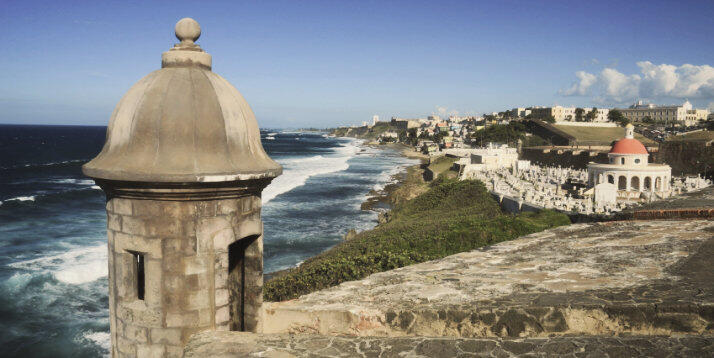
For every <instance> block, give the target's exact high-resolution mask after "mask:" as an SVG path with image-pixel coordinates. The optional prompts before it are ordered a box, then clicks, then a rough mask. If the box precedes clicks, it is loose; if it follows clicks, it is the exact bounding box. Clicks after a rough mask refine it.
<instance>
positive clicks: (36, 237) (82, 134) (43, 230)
mask: <svg viewBox="0 0 714 358" xmlns="http://www.w3.org/2000/svg"><path fill="white" fill-rule="evenodd" d="M105 132H106V127H81V126H14V125H0V346H2V347H3V348H4V350H3V351H2V352H0V356H9V357H14V356H17V357H20V356H22V357H48V356H51V357H97V356H105V355H107V354H108V347H109V321H108V314H109V310H108V297H107V282H106V279H107V254H106V251H107V249H106V216H105V211H104V195H103V193H102V191H101V190H99V188H98V187H96V186H95V185H94V183H93V181H92V180H89V179H87V178H85V177H84V176H83V175H82V173H81V165H82V164H83V163H85V162H86V161H87V160H89V159H91V158H92V157H94V156H95V155H96V154H97V153H98V152H99V150H100V149H101V147H102V144H103V143H104V136H105ZM261 137H262V139H263V145H264V147H265V149H266V151H267V152H268V154H269V155H270V156H271V157H272V158H274V159H275V160H276V161H278V162H279V163H280V164H282V165H283V167H284V174H283V175H282V176H280V177H278V178H277V179H275V180H274V181H273V183H271V184H270V186H268V188H266V189H265V191H264V192H263V212H262V217H263V221H264V227H265V240H264V251H265V272H272V271H275V270H279V269H283V268H288V267H292V266H295V265H296V264H298V263H299V262H301V261H303V260H305V259H306V258H308V257H310V256H313V255H315V254H317V253H319V252H321V251H323V250H325V249H326V248H329V247H331V246H333V245H335V244H336V243H338V242H340V241H341V240H342V235H344V234H345V233H346V232H347V231H348V230H349V229H351V228H355V229H357V230H358V231H361V230H365V229H368V228H371V227H372V226H374V225H375V223H376V218H377V214H376V213H375V212H372V211H362V210H360V204H361V203H362V202H363V201H364V199H365V198H366V195H367V194H368V192H369V191H370V190H371V189H379V188H381V187H383V186H384V185H386V184H387V183H388V182H389V180H390V178H391V176H392V175H393V174H396V173H397V172H399V171H400V170H401V169H402V168H403V167H405V166H407V165H411V164H414V163H416V162H415V161H414V160H412V159H407V158H404V157H402V156H401V155H399V153H397V152H396V151H393V150H389V149H385V150H382V149H374V148H370V147H364V146H361V145H360V143H359V142H358V141H357V140H354V139H346V138H330V137H327V136H326V135H324V134H320V133H299V132H289V131H281V130H274V131H261Z"/></svg>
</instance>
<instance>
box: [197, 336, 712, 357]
mask: <svg viewBox="0 0 714 358" xmlns="http://www.w3.org/2000/svg"><path fill="white" fill-rule="evenodd" d="M185 352H186V355H185V356H186V357H187V358H194V357H195V358H198V357H273V358H278V357H280V358H290V357H385V358H386V357H448V358H452V357H463V358H465V357H514V356H519V357H520V356H529V357H531V356H532V357H536V356H538V357H660V356H661V357H664V356H673V357H710V356H711V355H712V354H714V337H711V336H708V337H702V336H679V337H661V336H655V337H653V336H631V337H594V336H584V337H556V338H529V339H500V338H439V337H330V336H317V335H259V334H250V333H238V332H222V333H201V334H197V335H195V336H193V337H192V338H191V340H190V341H189V343H188V344H187V345H186V351H185Z"/></svg>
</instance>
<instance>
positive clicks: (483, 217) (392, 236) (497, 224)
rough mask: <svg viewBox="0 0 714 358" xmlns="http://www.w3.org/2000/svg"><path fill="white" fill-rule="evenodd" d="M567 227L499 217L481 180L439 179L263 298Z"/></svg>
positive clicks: (542, 217) (279, 279)
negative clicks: (426, 189) (384, 218)
mask: <svg viewBox="0 0 714 358" xmlns="http://www.w3.org/2000/svg"><path fill="white" fill-rule="evenodd" d="M569 223H570V221H569V220H568V218H567V216H565V215H563V214H559V213H556V212H553V211H547V210H544V211H541V212H538V213H523V214H519V215H516V216H513V215H509V214H504V213H502V212H501V210H500V208H499V207H498V204H497V203H496V202H495V201H494V200H493V198H491V195H490V194H489V193H488V191H487V190H486V187H485V186H484V185H483V184H482V183H481V182H477V181H471V180H467V181H455V180H448V179H444V178H440V179H439V180H436V181H435V182H434V184H433V185H432V186H431V188H429V190H428V191H427V192H425V193H423V194H421V195H419V196H417V197H416V198H414V199H412V200H410V201H407V202H404V203H402V204H401V205H398V206H396V207H395V208H394V210H393V211H392V212H391V214H390V215H389V221H387V222H386V223H383V224H381V225H379V226H377V227H376V228H375V229H373V230H369V231H365V232H362V233H359V234H358V235H357V236H356V237H354V238H353V239H351V240H349V241H345V242H343V243H341V244H339V245H337V246H335V247H333V248H332V249H330V250H328V251H326V252H324V253H322V254H320V255H318V256H316V257H314V258H311V259H308V260H306V261H305V262H304V263H303V264H302V265H300V266H299V267H297V268H294V269H292V270H289V271H288V272H286V273H283V274H281V275H277V276H276V277H274V278H273V279H271V280H270V281H268V282H267V283H266V284H265V287H264V288H265V290H264V293H265V299H266V300H268V301H281V300H287V299H292V298H296V297H298V296H300V295H303V294H307V293H309V292H313V291H316V290H320V289H324V288H327V287H331V286H335V285H338V284H340V283H342V282H345V281H351V280H357V279H361V278H364V277H366V276H368V275H370V274H373V273H376V272H381V271H386V270H391V269H395V268H398V267H402V266H406V265H411V264H415V263H419V262H423V261H428V260H435V259H438V258H442V257H445V256H449V255H453V254H456V253H459V252H464V251H469V250H473V249H475V248H479V247H482V246H486V245H491V244H495V243H498V242H501V241H504V240H510V239H514V238H516V237H519V236H522V235H526V234H529V233H533V232H537V231H542V230H545V229H548V228H551V227H555V226H560V225H567V224H569Z"/></svg>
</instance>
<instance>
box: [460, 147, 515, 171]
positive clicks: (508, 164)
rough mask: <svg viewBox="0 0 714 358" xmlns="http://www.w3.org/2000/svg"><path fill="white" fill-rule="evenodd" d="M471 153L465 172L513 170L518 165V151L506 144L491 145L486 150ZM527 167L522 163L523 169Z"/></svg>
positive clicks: (481, 149)
mask: <svg viewBox="0 0 714 358" xmlns="http://www.w3.org/2000/svg"><path fill="white" fill-rule="evenodd" d="M470 151H471V153H470V154H471V155H470V160H469V162H468V163H467V164H466V167H465V168H464V171H465V172H466V171H484V170H497V169H500V168H513V167H514V166H516V165H517V163H518V151H517V150H516V148H511V147H509V146H508V145H506V144H501V145H497V144H494V143H489V144H488V146H486V147H484V148H476V149H471V150H470ZM525 166H526V164H525V163H521V167H525Z"/></svg>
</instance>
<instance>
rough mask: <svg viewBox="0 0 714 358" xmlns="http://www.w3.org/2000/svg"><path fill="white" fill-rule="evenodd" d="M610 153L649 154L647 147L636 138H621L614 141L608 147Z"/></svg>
mask: <svg viewBox="0 0 714 358" xmlns="http://www.w3.org/2000/svg"><path fill="white" fill-rule="evenodd" d="M610 153H612V154H649V153H647V149H646V148H645V146H644V145H643V144H642V142H640V141H639V140H637V139H634V138H623V139H620V140H618V141H617V142H615V145H613V146H612V149H610Z"/></svg>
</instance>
